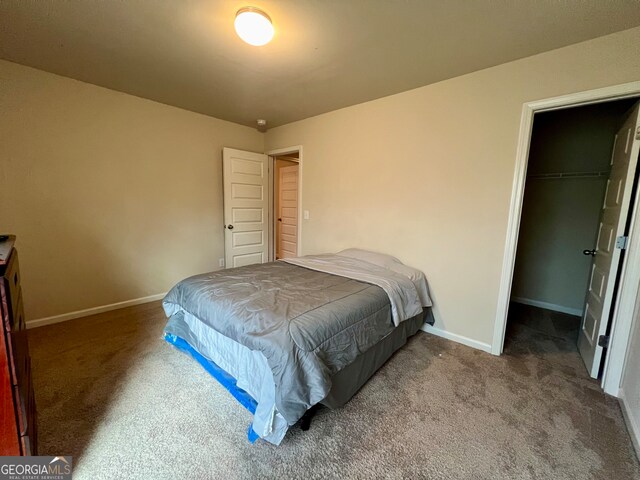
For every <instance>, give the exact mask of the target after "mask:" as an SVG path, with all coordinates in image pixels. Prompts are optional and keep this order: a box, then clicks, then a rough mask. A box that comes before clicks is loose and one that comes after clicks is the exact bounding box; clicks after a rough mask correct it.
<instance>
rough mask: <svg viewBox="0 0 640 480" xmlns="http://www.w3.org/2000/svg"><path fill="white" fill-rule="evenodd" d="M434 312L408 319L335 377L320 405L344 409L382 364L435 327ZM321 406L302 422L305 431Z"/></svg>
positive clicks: (305, 416)
mask: <svg viewBox="0 0 640 480" xmlns="http://www.w3.org/2000/svg"><path fill="white" fill-rule="evenodd" d="M433 321H434V318H433V313H432V311H431V309H430V308H425V309H424V310H423V311H422V313H421V314H420V315H416V316H415V317H413V318H410V319H408V320H405V321H404V322H402V323H400V325H399V326H398V327H397V328H394V329H393V330H392V331H391V333H389V335H387V336H386V337H384V338H383V339H382V340H381V341H380V342H378V343H376V344H375V345H374V346H373V347H371V348H370V349H369V350H367V351H366V352H364V353H361V354H360V355H358V356H357V357H356V359H355V360H354V361H353V363H351V364H349V365H348V366H346V367H345V368H343V369H342V370H340V371H339V372H338V373H336V374H335V375H334V376H333V377H332V378H331V383H332V386H331V390H330V391H329V395H327V396H326V397H325V398H324V400H322V401H321V402H320V404H322V405H324V406H326V407H329V408H331V409H336V408H340V407H342V406H343V405H344V404H345V403H347V402H348V401H349V400H350V399H351V397H353V396H354V395H355V394H356V393H358V390H360V389H361V388H362V387H363V386H364V384H365V383H367V380H369V379H370V378H371V377H372V376H373V374H374V373H376V372H377V371H378V369H379V368H380V367H382V365H384V364H385V363H386V361H387V360H389V359H390V358H391V356H392V355H393V354H394V353H395V352H396V351H397V350H398V349H400V348H401V347H402V346H404V345H405V344H406V343H407V339H408V338H409V337H411V336H413V335H415V334H416V333H418V330H420V328H421V327H422V326H423V325H424V324H425V322H426V323H429V324H430V325H433ZM320 404H318V405H314V406H313V407H311V408H310V409H309V410H308V411H307V413H305V415H304V416H303V417H302V418H301V419H300V422H299V423H300V427H301V428H302V430H309V427H310V426H311V420H312V419H313V416H314V415H315V413H316V412H317V410H318V408H319V407H320Z"/></svg>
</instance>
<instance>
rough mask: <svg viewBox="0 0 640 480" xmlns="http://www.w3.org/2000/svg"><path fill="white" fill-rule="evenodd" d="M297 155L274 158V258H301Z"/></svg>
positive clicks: (295, 153)
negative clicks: (299, 254) (299, 250)
mask: <svg viewBox="0 0 640 480" xmlns="http://www.w3.org/2000/svg"><path fill="white" fill-rule="evenodd" d="M299 161H300V160H299V158H298V152H294V153H291V154H289V155H279V156H276V157H274V159H273V166H274V169H273V216H272V218H273V219H274V220H275V222H274V226H273V229H274V234H275V238H274V247H275V252H274V254H275V259H276V260H279V259H281V258H291V257H297V256H298V211H299V202H298V183H299V177H300V168H299V165H298V163H299Z"/></svg>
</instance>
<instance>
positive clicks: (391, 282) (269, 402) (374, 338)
mask: <svg viewBox="0 0 640 480" xmlns="http://www.w3.org/2000/svg"><path fill="white" fill-rule="evenodd" d="M431 305H432V304H431V299H430V297H429V292H428V288H427V283H426V279H425V277H424V274H423V273H422V272H420V271H418V270H415V269H413V268H410V267H408V266H406V265H404V264H402V263H401V262H400V261H399V260H397V259H396V258H394V257H391V256H388V255H381V254H376V253H373V252H368V251H365V250H358V249H348V250H344V251H342V252H339V253H337V254H324V255H313V256H305V257H297V258H291V259H286V260H280V261H276V262H271V263H265V264H258V265H249V266H245V267H239V268H232V269H227V270H222V271H216V272H211V273H207V274H202V275H196V276H194V277H190V278H187V279H185V280H183V281H181V282H179V283H178V284H177V285H176V286H175V287H173V288H172V289H171V291H169V293H168V294H167V295H166V297H165V299H164V301H163V307H164V309H165V312H166V314H167V316H168V317H169V321H168V323H167V325H166V327H165V331H164V335H165V339H166V340H167V341H168V342H169V343H171V344H172V345H174V346H176V347H177V348H179V349H181V350H184V351H186V352H188V353H189V354H191V355H192V356H193V357H194V358H195V359H196V360H197V361H198V362H200V363H201V364H202V365H203V367H204V368H206V369H207V371H209V373H211V374H212V375H213V376H214V377H215V378H216V379H217V380H218V381H219V382H220V383H221V384H222V385H223V386H224V387H225V388H227V390H229V391H230V392H231V393H232V394H233V395H234V397H235V398H236V399H237V400H238V401H240V403H241V404H242V405H244V406H245V407H246V408H247V409H248V410H249V411H251V413H253V414H254V420H253V424H252V425H251V426H250V428H249V432H248V433H249V439H250V440H252V441H253V440H255V439H257V438H263V439H264V440H266V441H269V442H271V443H274V444H276V445H277V444H280V442H281V441H282V439H283V438H284V436H285V434H286V432H287V430H288V428H289V427H290V426H292V425H294V424H295V423H296V422H298V421H299V420H300V419H301V418H303V416H304V415H305V413H307V412H308V411H309V410H310V409H312V408H313V407H314V406H316V405H318V404H323V405H326V406H328V407H330V408H338V407H340V406H342V405H344V404H345V403H346V402H347V401H348V400H349V399H350V398H351V397H352V396H353V395H354V394H355V393H356V392H357V391H358V390H359V389H360V387H362V385H364V383H365V382H366V381H367V380H368V379H369V378H370V377H371V375H373V373H375V371H376V370H377V369H378V368H380V367H381V366H382V365H383V364H384V363H385V362H386V361H387V360H388V359H389V358H390V357H391V355H393V353H394V352H395V351H396V350H397V349H398V348H400V347H402V345H404V344H405V343H406V341H407V338H408V337H410V336H411V335H413V334H415V333H416V332H417V331H418V330H419V329H420V327H421V326H422V325H423V324H424V323H425V321H429V320H430V319H431V318H432V317H431V315H430V307H431Z"/></svg>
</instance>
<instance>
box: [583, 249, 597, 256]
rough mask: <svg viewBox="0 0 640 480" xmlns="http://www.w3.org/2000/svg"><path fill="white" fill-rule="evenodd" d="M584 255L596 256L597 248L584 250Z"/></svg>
mask: <svg viewBox="0 0 640 480" xmlns="http://www.w3.org/2000/svg"><path fill="white" fill-rule="evenodd" d="M582 254H583V255H591V256H592V257H595V256H596V249H595V248H594V249H593V250H583V251H582Z"/></svg>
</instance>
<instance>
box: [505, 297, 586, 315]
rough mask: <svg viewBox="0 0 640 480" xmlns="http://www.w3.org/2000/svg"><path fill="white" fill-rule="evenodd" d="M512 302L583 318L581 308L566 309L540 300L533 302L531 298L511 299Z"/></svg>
mask: <svg viewBox="0 0 640 480" xmlns="http://www.w3.org/2000/svg"><path fill="white" fill-rule="evenodd" d="M511 301H512V302H516V303H522V304H524V305H531V306H532V307H540V308H545V309H547V310H553V311H554V312H560V313H566V314H568V315H575V316H577V317H581V316H582V313H583V311H582V310H581V309H579V308H571V307H564V306H562V305H556V304H555V303H548V302H541V301H539V300H531V299H530V298H523V297H511Z"/></svg>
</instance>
